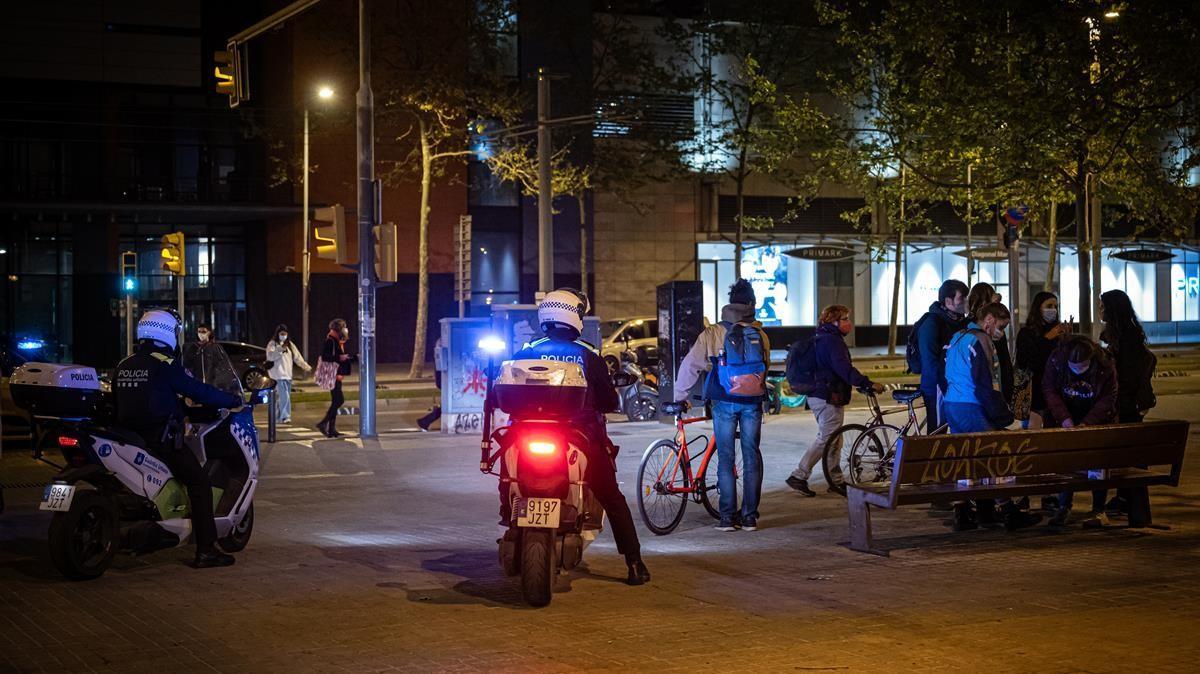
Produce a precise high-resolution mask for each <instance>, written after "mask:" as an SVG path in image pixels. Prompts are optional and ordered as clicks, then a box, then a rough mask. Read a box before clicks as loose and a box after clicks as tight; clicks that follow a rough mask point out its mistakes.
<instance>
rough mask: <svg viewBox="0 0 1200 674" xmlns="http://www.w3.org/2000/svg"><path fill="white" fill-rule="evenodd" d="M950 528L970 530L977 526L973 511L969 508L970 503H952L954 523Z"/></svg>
mask: <svg viewBox="0 0 1200 674" xmlns="http://www.w3.org/2000/svg"><path fill="white" fill-rule="evenodd" d="M951 528H952V529H953V530H954V531H970V530H971V529H978V528H979V524H977V523H976V522H975V513H974V512H973V511H972V510H971V504H969V503H956V504H954V524H953V525H952V526H951Z"/></svg>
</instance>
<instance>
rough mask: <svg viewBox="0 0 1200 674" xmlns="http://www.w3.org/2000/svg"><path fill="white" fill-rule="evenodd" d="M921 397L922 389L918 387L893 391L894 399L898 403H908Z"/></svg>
mask: <svg viewBox="0 0 1200 674" xmlns="http://www.w3.org/2000/svg"><path fill="white" fill-rule="evenodd" d="M920 397H921V391H920V390H918V389H896V390H895V391H892V400H895V401H896V402H898V403H905V404H908V403H910V402H912V401H914V400H916V399H917V398H920Z"/></svg>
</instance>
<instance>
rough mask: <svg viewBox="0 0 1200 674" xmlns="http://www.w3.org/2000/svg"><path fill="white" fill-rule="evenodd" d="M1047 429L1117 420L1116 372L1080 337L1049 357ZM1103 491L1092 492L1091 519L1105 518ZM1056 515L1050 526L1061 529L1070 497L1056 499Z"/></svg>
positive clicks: (1045, 387)
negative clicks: (1057, 503) (1057, 502)
mask: <svg viewBox="0 0 1200 674" xmlns="http://www.w3.org/2000/svg"><path fill="white" fill-rule="evenodd" d="M1042 385H1043V394H1044V395H1045V399H1046V417H1045V420H1046V426H1047V427H1048V428H1054V427H1061V428H1075V427H1077V426H1095V425H1099V424H1109V423H1113V422H1115V421H1116V420H1117V370H1116V368H1115V367H1114V366H1113V362H1112V360H1111V359H1110V358H1109V357H1108V355H1107V354H1105V353H1104V351H1103V350H1102V349H1101V348H1100V346H1099V345H1098V344H1096V343H1095V342H1093V341H1092V340H1091V339H1090V338H1088V337H1086V336H1083V335H1079V336H1076V337H1072V338H1070V339H1068V340H1067V342H1066V343H1065V344H1063V345H1062V346H1060V347H1058V348H1057V349H1055V350H1054V352H1053V353H1051V354H1050V358H1049V360H1047V362H1046V372H1045V375H1044V378H1043V382H1042ZM1105 496H1107V493H1106V492H1105V491H1104V490H1102V489H1099V490H1096V491H1093V492H1092V516H1091V519H1092V520H1095V519H1096V518H1097V517H1099V516H1101V515H1103V514H1104V498H1105ZM1058 500H1059V508H1058V511H1057V512H1056V513H1055V514H1054V516H1053V517H1051V518H1050V524H1053V525H1056V526H1061V525H1063V524H1065V523H1066V521H1067V516H1068V515H1070V513H1071V503H1072V500H1073V494H1071V493H1070V492H1066V493H1063V494H1060V495H1059V497H1058Z"/></svg>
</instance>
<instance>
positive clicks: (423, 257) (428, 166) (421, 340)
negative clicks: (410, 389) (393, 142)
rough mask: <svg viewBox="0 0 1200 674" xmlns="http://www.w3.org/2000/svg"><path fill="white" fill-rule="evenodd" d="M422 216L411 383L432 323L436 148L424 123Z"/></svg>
mask: <svg viewBox="0 0 1200 674" xmlns="http://www.w3.org/2000/svg"><path fill="white" fill-rule="evenodd" d="M420 133H421V212H420V215H419V216H418V218H417V222H418V223H419V226H418V229H419V231H420V239H419V243H418V247H417V320H416V328H415V329H414V333H413V358H412V367H410V368H409V370H408V377H409V379H417V378H418V377H420V376H421V374H422V372H423V371H424V369H425V330H426V327H427V326H428V323H429V190H430V189H431V184H432V174H433V157H432V156H431V155H432V154H433V148H431V147H430V146H429V137H428V135H427V132H426V127H425V123H424V122H421V125H420Z"/></svg>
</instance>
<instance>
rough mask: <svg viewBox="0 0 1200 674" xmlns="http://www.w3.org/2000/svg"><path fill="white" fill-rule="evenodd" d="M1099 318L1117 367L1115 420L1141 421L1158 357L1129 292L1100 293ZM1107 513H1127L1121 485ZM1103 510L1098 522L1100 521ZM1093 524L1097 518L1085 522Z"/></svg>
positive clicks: (1152, 402)
mask: <svg viewBox="0 0 1200 674" xmlns="http://www.w3.org/2000/svg"><path fill="white" fill-rule="evenodd" d="M1099 318H1100V321H1101V322H1102V323H1104V329H1103V330H1102V331H1101V332H1100V341H1102V342H1104V344H1105V346H1107V347H1108V353H1109V355H1110V356H1112V359H1113V362H1114V363H1115V364H1116V368H1117V423H1122V424H1136V423H1141V421H1142V420H1143V419H1145V418H1146V413H1147V412H1149V411H1150V410H1151V409H1153V408H1154V406H1155V405H1156V404H1157V403H1158V401H1157V399H1156V398H1155V397H1154V385H1153V383H1152V382H1153V379H1154V370H1155V368H1156V367H1157V366H1158V358H1157V357H1156V356H1155V355H1154V352H1152V351H1151V350H1150V347H1149V346H1147V345H1146V331H1145V330H1144V329H1143V328H1142V323H1141V321H1139V320H1138V317H1137V313H1136V312H1135V311H1134V310H1133V303H1132V302H1130V301H1129V295H1126V294H1125V293H1124V291H1121V290H1110V291H1108V292H1106V293H1104V294H1103V295H1101V296H1100V315H1099ZM1104 510H1105V511H1106V512H1109V513H1114V514H1117V513H1128V512H1129V499H1128V496H1127V494H1126V491H1125V490H1124V489H1118V490H1117V495H1116V496H1115V497H1113V499H1112V500H1111V501H1109V502H1108V504H1107V505H1106V506H1105V507H1104ZM1102 515H1103V513H1101V517H1100V518H1099V519H1100V520H1101V521H1100V522H1099V524H1101V525H1103V524H1104V523H1105V522H1104V521H1103V519H1104V518H1103V516H1102ZM1084 524H1085V525H1089V526H1094V525H1095V524H1096V522H1086V521H1085V522H1084Z"/></svg>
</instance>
